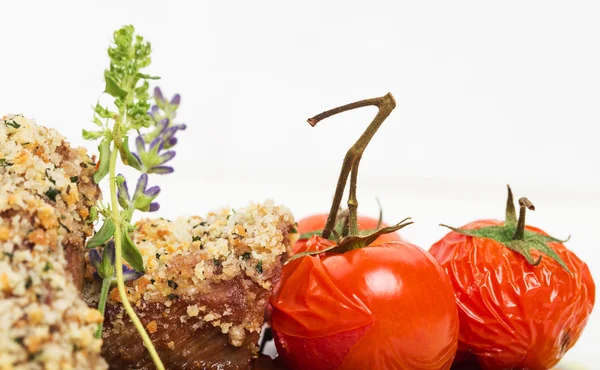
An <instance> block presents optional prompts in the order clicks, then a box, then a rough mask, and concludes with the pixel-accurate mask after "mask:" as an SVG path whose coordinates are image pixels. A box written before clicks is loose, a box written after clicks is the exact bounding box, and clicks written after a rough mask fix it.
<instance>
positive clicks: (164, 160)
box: [158, 150, 175, 164]
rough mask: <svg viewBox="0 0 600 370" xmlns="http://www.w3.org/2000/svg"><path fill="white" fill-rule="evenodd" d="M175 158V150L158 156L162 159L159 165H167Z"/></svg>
mask: <svg viewBox="0 0 600 370" xmlns="http://www.w3.org/2000/svg"><path fill="white" fill-rule="evenodd" d="M174 157H175V151H174V150H169V151H168V152H164V153H163V154H161V155H159V156H158V158H159V159H160V163H159V164H163V163H167V162H168V161H170V160H171V159H173V158H174Z"/></svg>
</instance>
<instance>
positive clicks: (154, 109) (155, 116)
mask: <svg viewBox="0 0 600 370" xmlns="http://www.w3.org/2000/svg"><path fill="white" fill-rule="evenodd" d="M148 114H149V115H150V117H152V119H153V120H154V122H156V121H157V120H158V118H159V113H158V105H153V106H152V107H151V108H150V112H148Z"/></svg>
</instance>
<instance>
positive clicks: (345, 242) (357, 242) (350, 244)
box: [285, 217, 413, 264]
mask: <svg viewBox="0 0 600 370" xmlns="http://www.w3.org/2000/svg"><path fill="white" fill-rule="evenodd" d="M410 219H411V218H410V217H407V218H405V219H404V220H402V221H400V222H398V223H397V224H396V225H393V226H388V227H384V228H381V229H379V230H377V231H375V232H373V233H370V234H368V235H366V236H359V235H348V236H345V237H343V238H342V239H340V241H339V242H338V243H337V244H334V245H332V246H331V247H329V248H325V249H321V250H318V251H307V252H300V253H296V254H294V255H293V256H292V257H290V258H289V259H288V260H287V261H286V262H285V264H288V263H290V262H292V261H293V260H295V259H298V258H302V257H305V256H316V255H319V254H322V253H345V252H349V251H351V250H354V249H359V248H364V247H366V246H368V245H369V244H371V243H373V242H374V241H375V239H377V238H379V237H380V236H381V235H383V234H389V233H393V232H396V231H398V230H400V229H402V228H403V227H406V226H408V225H411V224H413V222H412V221H410Z"/></svg>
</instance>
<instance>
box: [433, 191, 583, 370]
mask: <svg viewBox="0 0 600 370" xmlns="http://www.w3.org/2000/svg"><path fill="white" fill-rule="evenodd" d="M509 199H510V202H511V203H512V194H510V192H509ZM522 211H523V210H522ZM513 214H514V212H513ZM507 215H508V212H507ZM508 219H509V218H508V217H507V220H508ZM507 224H508V223H507V222H502V221H495V220H481V221H475V222H472V223H469V224H467V225H465V226H464V227H463V228H461V229H460V230H459V231H460V232H456V231H452V232H450V233H449V234H447V235H446V236H445V237H444V238H442V239H441V240H440V241H438V242H437V243H435V244H434V245H433V246H432V247H431V249H430V253H431V254H432V255H433V256H434V257H435V258H436V259H437V260H438V261H439V262H440V263H441V264H442V266H443V268H444V270H445V271H446V273H447V274H448V276H449V277H450V280H451V281H452V284H453V286H454V290H455V295H456V303H457V305H458V311H459V317H460V335H459V349H458V351H459V353H458V354H457V360H465V361H470V362H471V363H475V364H477V363H478V364H479V366H480V367H481V368H482V369H494V370H496V369H513V368H515V369H516V368H518V369H534V370H537V369H550V368H552V367H553V366H554V365H556V364H557V363H558V362H559V361H560V359H561V358H562V357H563V355H564V354H565V352H567V350H569V349H570V348H571V347H572V346H573V345H574V344H575V342H576V341H577V339H578V338H579V336H580V335H581V332H582V331H583V329H584V327H585V325H586V323H587V321H588V317H589V315H590V313H591V311H592V308H593V305H594V299H595V287H594V282H593V280H592V276H591V274H590V271H589V270H588V267H587V265H586V264H585V263H584V262H582V261H581V260H580V259H579V258H577V256H576V255H575V254H574V253H573V252H571V251H569V250H568V249H567V248H566V247H565V246H564V245H563V244H562V243H560V242H558V241H556V242H544V243H543V244H545V245H546V246H547V247H548V248H549V249H550V250H552V251H554V252H556V255H557V257H558V258H559V260H560V261H562V262H564V267H566V268H568V270H569V271H570V272H571V273H572V275H571V274H570V273H569V272H568V271H567V269H565V268H564V267H562V266H561V265H560V264H559V262H558V260H556V259H554V258H551V257H549V255H548V254H546V253H544V254H545V255H543V258H542V259H541V260H540V257H542V253H541V252H540V251H539V250H536V249H535V248H534V249H531V250H530V251H529V253H530V254H531V255H530V259H531V260H532V261H535V262H538V263H539V265H537V266H534V265H532V264H531V263H529V262H528V260H527V259H526V258H524V256H522V255H521V254H519V253H517V252H516V251H513V250H511V249H509V248H507V247H506V246H505V244H503V243H500V242H499V241H497V240H494V239H493V238H489V237H478V236H469V235H464V234H465V233H467V234H468V233H473V232H479V233H480V234H481V233H482V231H481V230H486V228H487V230H492V231H493V230H494V229H490V228H489V227H490V226H492V227H496V228H497V230H503V228H504V227H506V225H507ZM513 224H514V221H513ZM523 224H524V212H523ZM498 227H502V229H501V228H498ZM513 227H514V225H513ZM483 233H484V234H486V232H485V231H484V232H483ZM509 235H512V234H510V233H509ZM540 236H541V237H542V238H544V237H547V236H548V234H546V233H545V232H544V231H542V230H540V229H538V228H535V227H531V226H526V227H525V232H524V238H523V241H524V242H528V241H531V240H534V239H536V238H540ZM544 239H548V240H550V239H553V238H549V237H548V238H544ZM510 243H515V241H512V242H509V244H510ZM510 245H511V246H512V247H516V249H519V245H518V244H517V245H516V246H515V245H513V244H510ZM525 249H527V248H525ZM540 249H541V250H545V249H544V248H543V247H540ZM548 253H549V254H550V255H552V252H548ZM535 262H534V263H535Z"/></svg>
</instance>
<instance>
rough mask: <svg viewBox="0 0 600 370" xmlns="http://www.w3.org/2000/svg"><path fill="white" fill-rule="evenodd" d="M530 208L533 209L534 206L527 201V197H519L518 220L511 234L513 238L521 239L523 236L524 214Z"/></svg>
mask: <svg viewBox="0 0 600 370" xmlns="http://www.w3.org/2000/svg"><path fill="white" fill-rule="evenodd" d="M528 209H530V210H532V211H535V206H534V205H533V203H531V202H530V201H529V199H527V198H525V197H523V198H520V199H519V221H518V222H517V230H515V234H514V235H513V240H523V237H524V236H525V214H526V213H527V210H528Z"/></svg>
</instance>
